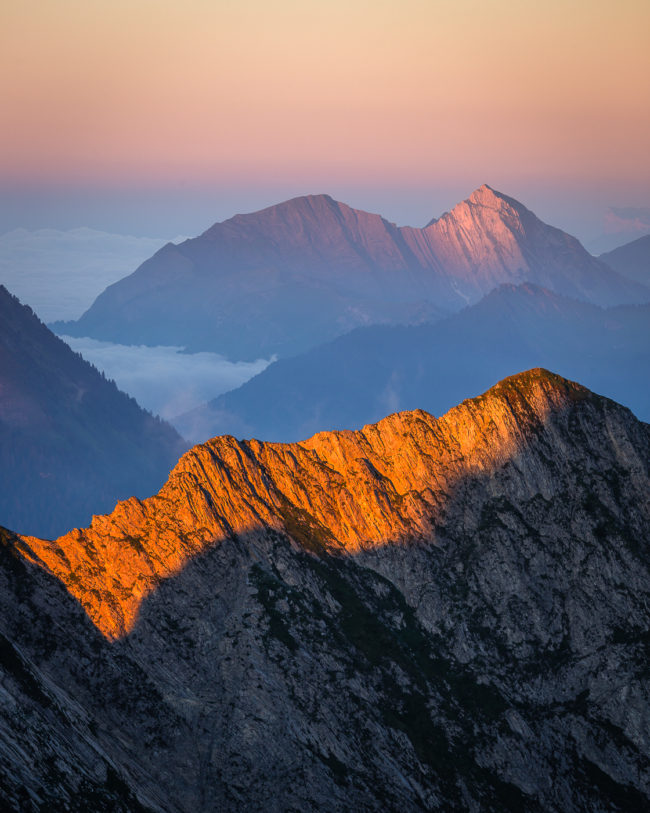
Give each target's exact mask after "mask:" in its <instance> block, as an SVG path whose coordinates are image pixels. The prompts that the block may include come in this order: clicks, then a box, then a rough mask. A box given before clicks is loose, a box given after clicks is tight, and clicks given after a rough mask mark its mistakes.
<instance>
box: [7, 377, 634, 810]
mask: <svg viewBox="0 0 650 813" xmlns="http://www.w3.org/2000/svg"><path fill="white" fill-rule="evenodd" d="M649 463H650V430H649V428H648V426H646V425H644V424H641V423H639V422H638V421H637V420H636V419H635V418H634V417H633V416H632V414H631V413H630V412H629V411H628V410H626V409H624V408H623V407H620V406H619V405H617V404H615V403H613V402H611V401H608V400H607V399H604V398H601V397H598V396H595V395H593V394H592V393H590V392H589V391H588V390H586V389H584V388H583V387H580V386H579V385H577V384H573V383H571V382H568V381H565V380H563V379H561V378H559V377H558V376H555V375H553V374H550V373H547V372H545V371H543V370H534V371H531V372H529V373H526V374H521V375H518V376H515V377H513V378H511V379H507V380H505V381H503V382H501V383H500V384H499V385H498V386H496V387H494V388H493V389H492V390H490V391H489V392H487V393H485V394H484V395H483V396H481V397H480V398H477V399H474V400H472V401H468V402H465V403H463V404H461V405H460V406H458V407H456V408H454V409H453V410H451V411H450V412H449V413H448V414H447V415H445V416H444V417H443V418H440V419H435V418H433V417H432V416H431V415H428V414H427V413H425V412H421V411H419V412H411V413H403V414H399V415H393V416H390V417H389V418H386V419H385V420H383V421H381V422H380V423H379V424H377V425H375V426H367V427H364V429H363V431H360V432H355V433H350V432H333V433H323V434H321V435H317V436H315V437H313V438H311V439H310V440H309V441H306V442H304V443H300V444H292V445H271V444H262V443H259V442H249V443H246V442H238V441H236V440H235V439H234V438H229V437H225V438H215V439H214V440H212V441H210V442H209V443H207V444H204V445H203V446H200V447H196V448H195V449H193V450H191V451H190V452H188V453H187V454H186V455H185V456H184V457H183V458H182V459H181V461H180V462H179V464H178V466H177V467H176V469H175V470H174V472H173V473H172V475H171V476H170V479H169V481H168V483H167V484H166V485H165V487H164V488H163V489H162V490H161V492H160V493H159V495H157V496H156V497H153V498H151V499H149V500H145V501H144V502H139V501H136V500H129V501H127V502H126V503H122V504H121V505H120V506H118V508H117V509H116V511H115V512H113V514H111V515H110V516H107V517H98V518H96V519H95V520H94V521H93V524H92V526H91V527H90V528H88V529H84V530H81V531H77V532H73V533H71V534H68V535H66V536H64V537H62V538H60V539H59V540H57V541H55V542H52V543H46V542H43V541H40V540H37V539H33V538H28V537H22V538H21V537H16V536H14V535H11V534H6V533H5V534H3V535H2V545H0V632H1V634H2V637H1V638H0V646H2V648H3V650H2V651H3V658H2V659H0V674H1V675H2V687H3V694H2V696H1V698H0V702H2V704H3V714H2V715H0V753H1V755H2V759H1V760H0V766H1V767H0V770H1V772H2V781H1V782H0V798H1V799H2V800H3V802H4V803H5V805H7V804H8V805H9V806H10V807H14V808H16V809H20V807H21V805H22V808H23V809H25V807H28V806H30V805H31V807H32V808H33V809H36V810H47V809H52V808H53V807H57V806H59V807H63V806H65V805H66V804H67V805H68V806H70V807H71V808H72V809H83V807H84V805H85V806H86V808H85V809H88V805H89V804H90V807H91V808H92V809H97V810H102V809H105V810H137V809H140V806H141V807H143V808H145V809H148V810H156V811H163V810H164V811H208V810H214V811H217V810H226V809H227V810H233V811H244V810H246V811H250V810H262V809H263V810H265V811H271V812H272V813H275V811H278V813H279V811H282V810H287V809H299V810H320V811H338V810H342V809H350V808H354V809H358V810H361V811H374V810H405V811H415V810H422V809H424V810H450V809H455V810H457V809H469V810H481V811H503V810H521V811H535V810H548V811H551V810H560V809H561V810H563V811H570V812H571V811H581V810H585V809H589V810H593V811H614V810H632V809H634V810H641V809H645V808H646V807H647V806H648V803H649V801H650V776H649V772H648V764H649V762H648V756H649V753H650V725H649V722H650V719H649V716H648V709H649V702H648V701H649V699H650V698H649V696H648V685H647V681H646V680H645V674H646V671H647V656H648V653H647V629H648V623H649V621H650V618H649V615H648V606H649V599H650V590H649V587H648V585H649V584H650V578H649V575H650V574H649V572H648V569H649V565H650V561H649V556H648V536H647V529H648V527H650V501H649V498H648V495H649V494H650V481H649V476H650V472H649ZM62 585H65V587H66V588H67V591H68V592H67V593H66V592H65V591H64V589H63V587H62ZM75 597H76V598H75ZM82 608H83V609H82ZM84 610H85V612H84ZM86 614H87V615H86ZM89 619H92V621H93V622H94V626H93V624H92V623H91V622H90V620H89ZM100 631H101V632H103V633H104V635H102V634H101V632H100ZM111 641H112V643H111ZM89 800H90V801H89Z"/></svg>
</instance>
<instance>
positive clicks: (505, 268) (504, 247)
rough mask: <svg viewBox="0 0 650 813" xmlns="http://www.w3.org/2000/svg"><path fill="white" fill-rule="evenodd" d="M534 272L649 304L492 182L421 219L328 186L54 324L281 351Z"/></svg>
mask: <svg viewBox="0 0 650 813" xmlns="http://www.w3.org/2000/svg"><path fill="white" fill-rule="evenodd" d="M521 282H530V283H533V284H536V285H541V286H543V287H546V288H549V289H551V290H553V291H555V292H557V293H560V294H563V295H566V296H571V297H577V298H579V299H584V300H586V301H590V302H593V303H595V304H599V305H613V304H623V303H635V302H636V303H638V302H646V301H648V300H650V289H649V288H648V287H647V286H644V285H642V284H640V283H639V282H635V281H633V280H629V279H627V278H626V277H624V276H622V275H620V274H618V273H617V272H615V271H613V270H612V269H611V268H609V267H608V266H607V265H605V264H604V263H602V262H600V261H599V260H597V259H595V258H594V257H592V256H591V255H590V254H589V253H588V252H587V251H585V249H584V248H583V247H582V246H581V245H580V243H579V242H578V241H577V240H576V239H575V238H573V237H571V236H570V235H568V234H566V233H564V232H562V231H561V230H559V229H556V228H553V227H551V226H548V225H546V224H544V223H542V221H540V220H539V219H538V218H537V217H536V216H535V215H534V214H533V213H532V212H530V211H529V210H528V209H527V208H526V207H525V206H523V205H522V204H521V203H519V202H518V201H516V200H514V199H513V198H510V197H508V196H506V195H504V194H502V193H500V192H496V191H495V190H493V189H491V188H490V187H489V186H482V187H480V188H479V189H477V190H476V191H475V192H474V193H473V194H472V195H471V196H470V197H469V198H468V199H467V200H465V201H463V202H462V203H460V204H458V205H457V206H455V207H454V208H453V209H452V210H451V211H450V212H448V213H445V214H444V215H442V217H440V218H439V219H434V220H432V221H431V222H430V223H429V224H428V225H427V226H426V227H424V228H422V229H417V228H411V227H402V228H398V227H397V226H395V225H394V224H392V223H389V222H388V221H386V220H385V219H384V218H382V217H380V216H379V215H376V214H368V213H367V212H363V211H359V210H356V209H352V208H350V207H349V206H347V205H345V204H343V203H338V202H337V201H334V200H333V199H332V198H331V197H329V196H327V195H310V196H306V197H301V198H295V199H293V200H290V201H287V202H285V203H281V204H278V205H276V206H271V207H269V208H267V209H264V210H262V211H260V212H255V213H252V214H247V215H237V216H235V217H233V218H231V219H230V220H227V221H225V222H223V223H217V224H215V225H214V226H212V227H211V228H210V229H208V230H207V231H206V232H204V233H203V234H202V235H200V236H199V237H196V238H193V239H191V240H186V241H184V242H182V243H180V244H179V245H174V244H172V243H168V244H167V245H166V246H164V247H163V248H162V249H161V250H160V251H158V252H157V253H156V254H154V256H153V257H151V258H150V259H149V260H147V261H146V262H144V263H143V264H142V265H141V266H140V267H139V268H138V269H137V270H136V271H135V272H134V273H133V274H131V275H130V276H128V277H125V278H124V279H122V280H120V281H119V282H117V283H114V284H113V285H111V286H109V287H108V288H107V289H106V290H105V291H104V292H103V293H102V294H101V295H100V296H99V297H98V298H97V299H96V300H95V302H94V304H93V305H92V306H91V308H90V309H89V310H88V311H86V313H85V314H83V316H82V317H81V318H80V319H79V320H77V321H76V322H58V323H55V324H54V325H53V328H54V329H55V330H56V331H57V332H59V333H64V334H67V335H71V336H90V337H92V338H96V339H103V340H109V341H114V342H119V343H122V344H148V345H175V346H183V347H185V348H187V349H188V350H189V351H197V350H211V351H215V352H218V353H222V354H223V355H225V356H227V357H228V358H230V359H231V360H252V359H256V358H260V357H264V358H269V357H271V356H272V355H278V356H280V357H285V356H288V355H293V354H295V353H298V352H301V351H304V350H306V349H309V348H311V347H314V346H316V345H318V344H320V343H322V342H324V341H327V340H329V339H332V338H334V337H335V336H337V335H340V334H342V333H345V332H346V331H348V330H350V329H352V328H354V327H357V326H360V325H368V324H374V323H399V324H404V323H419V322H423V321H430V320H432V319H435V318H439V317H440V316H442V315H444V314H446V313H451V312H454V311H457V310H459V309H461V308H462V307H464V306H465V305H467V304H472V303H474V302H477V301H478V300H479V299H480V298H481V297H482V296H483V295H484V294H486V293H487V292H488V291H489V290H491V289H492V288H494V287H495V286H497V285H499V284H501V283H521Z"/></svg>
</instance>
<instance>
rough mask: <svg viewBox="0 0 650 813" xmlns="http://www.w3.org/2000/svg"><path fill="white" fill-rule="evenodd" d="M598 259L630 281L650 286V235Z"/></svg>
mask: <svg viewBox="0 0 650 813" xmlns="http://www.w3.org/2000/svg"><path fill="white" fill-rule="evenodd" d="M598 259H599V260H601V262H604V263H606V264H607V265H608V266H609V267H610V268H613V269H614V271H617V272H618V273H619V274H623V276H625V277H628V279H632V280H635V281H636V282H641V283H643V284H644V285H650V234H646V235H645V237H639V238H638V240H632V242H631V243H626V244H625V245H624V246H619V247H618V248H615V249H614V250H613V251H608V252H607V253H606V254H601V255H600V257H599V258H598Z"/></svg>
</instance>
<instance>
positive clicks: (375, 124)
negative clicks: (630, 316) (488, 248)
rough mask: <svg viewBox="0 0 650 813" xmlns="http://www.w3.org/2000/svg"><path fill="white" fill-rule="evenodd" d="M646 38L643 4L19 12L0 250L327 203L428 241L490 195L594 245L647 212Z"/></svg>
mask: <svg viewBox="0 0 650 813" xmlns="http://www.w3.org/2000/svg"><path fill="white" fill-rule="evenodd" d="M649 29H650V6H648V4H647V3H644V2H641V0H623V2H621V3H619V4H617V5H616V6H612V5H611V4H608V3H605V2H604V0H597V1H596V2H594V1H593V0H590V2H587V0H577V2H575V3H573V4H571V5H569V6H567V5H566V4H565V3H560V2H559V0H553V1H552V2H550V3H546V4H544V6H543V7H542V6H531V5H522V4H520V3H513V2H512V1H511V0H491V2H487V3H476V2H474V1H473V0H459V2H457V3H454V4H453V5H446V4H439V3H428V2H424V0H406V2H404V3H402V4H400V5H399V6H398V5H397V4H395V3H392V2H388V0H386V2H374V3H370V2H367V0H353V2H351V3H345V4H343V3H341V2H333V3H330V4H328V5H327V6H321V5H320V4H304V3H297V2H295V0H278V2H275V3H272V4H267V3H262V2H260V0H244V1H243V2H241V3H237V4H230V3H206V2H204V0H191V2H189V3H187V4H185V5H184V6H182V7H181V6H175V5H173V4H162V5H161V4H158V5H156V6H155V7H154V6H152V5H151V4H150V3H149V2H147V0H136V1H135V2H129V3H126V2H125V0H118V2H115V3H112V4H110V5H102V4H92V5H86V6H85V7H83V9H81V8H79V7H78V6H77V4H74V3H71V2H69V0H53V1H52V2H50V3H48V4H47V5H46V6H43V5H42V4H37V3H35V2H34V0H25V2H22V3H20V4H18V3H11V2H10V3H9V4H8V7H7V8H6V9H5V14H4V18H3V31H2V34H0V36H1V37H2V45H3V47H2V49H0V65H2V68H3V70H2V71H0V88H1V89H2V95H3V99H4V100H5V101H4V113H5V115H4V127H3V133H2V136H1V139H2V145H3V150H2V151H0V183H2V185H3V188H4V190H5V195H3V200H2V203H1V206H0V234H1V233H4V232H6V231H9V230H11V229H13V228H16V227H24V228H28V229H35V228H42V227H49V228H58V229H70V228H75V227H80V226H85V227H89V228H95V229H100V230H103V231H109V232H115V233H119V234H133V235H135V236H153V235H166V234H190V235H194V234H198V233H199V232H200V231H202V230H203V229H205V228H208V227H209V226H210V225H212V223H214V222H216V221H219V220H223V219H226V218H227V217H230V216H231V215H233V214H236V213H238V212H248V211H255V210H257V209H260V208H263V207H265V206H269V205H272V204H274V203H278V202H279V201H282V200H286V199H287V198H291V197H295V196H297V195H302V194H315V193H320V192H326V193H328V194H330V195H332V197H334V198H336V199H338V200H341V201H343V202H345V203H348V204H349V205H351V206H353V207H355V208H360V209H365V210H367V211H371V212H379V213H380V214H382V215H383V216H384V217H386V218H387V219H389V220H392V221H394V222H396V223H397V224H398V225H412V226H423V225H424V224H425V223H426V222H428V221H429V220H430V219H431V218H432V217H437V216H439V215H440V214H442V212H444V211H445V210H447V209H449V208H450V207H452V206H453V205H454V204H455V203H457V202H458V201H460V200H462V199H464V198H466V197H467V196H468V195H469V194H470V193H471V192H472V190H473V189H475V188H476V187H478V186H480V185H481V184H483V183H488V184H489V185H491V186H493V187H494V188H496V189H499V190H500V191H503V192H505V193H506V194H508V195H510V196H512V197H515V198H517V199H518V200H521V201H522V202H523V203H524V204H525V205H526V206H528V207H529V208H530V209H532V210H533V211H534V212H535V213H536V214H537V215H538V216H539V217H540V218H541V219H542V220H544V221H545V222H548V223H550V224H552V225H555V226H559V227H560V228H562V229H564V230H566V231H568V232H570V233H572V234H574V235H575V236H577V237H578V238H579V239H580V240H581V241H583V242H585V243H588V242H589V241H591V240H595V239H597V238H598V237H599V236H600V233H601V230H602V228H603V227H604V223H603V218H605V216H606V212H607V210H609V209H611V208H621V209H625V208H644V207H646V208H647V207H648V206H650V197H649V195H650V193H649V191H648V190H649V189H650V165H649V164H648V161H647V144H648V142H650V109H649V108H648V105H647V104H644V103H643V100H645V99H647V98H649V97H650V57H649V54H648V49H647V42H646V40H647V31H648V30H649Z"/></svg>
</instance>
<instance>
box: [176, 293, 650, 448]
mask: <svg viewBox="0 0 650 813" xmlns="http://www.w3.org/2000/svg"><path fill="white" fill-rule="evenodd" d="M534 366H545V367H548V368H550V369H554V370H557V371H558V372H560V373H561V374H562V375H564V376H567V377H570V378H573V379H575V380H578V381H581V382H584V383H585V384H586V385H588V386H589V387H590V388H591V389H593V390H595V391H596V392H599V393H602V394H604V395H607V396H608V397H611V398H614V399H615V400H617V401H619V402H621V403H624V404H626V405H627V406H629V407H631V408H632V409H633V410H634V411H635V413H636V415H637V416H638V417H640V418H641V419H643V420H650V391H649V388H648V375H649V372H650V305H621V306H618V307H613V308H600V307H598V306H596V305H591V304H588V303H586V302H579V301H577V300H575V299H569V298H567V297H563V296H560V295H558V294H554V293H552V292H550V291H548V290H545V289H543V288H538V287H536V286H534V285H531V284H524V285H519V286H515V285H502V286H500V287H498V288H496V289H495V290H493V291H491V292H490V293H489V294H488V295H487V296H485V297H484V298H483V299H482V300H481V301H480V302H478V303H477V304H475V305H472V306H470V307H468V308H466V309H464V310H462V311H460V312H459V313H457V314H454V315H453V316H450V317H448V318H447V319H444V320H442V321H438V322H436V323H433V324H431V323H429V324H423V325H417V326H410V327H406V326H386V325H375V326H373V327H367V328H358V329H357V330H354V331H351V332H350V333H348V334H345V335H344V336H341V337H339V338H337V339H334V340H333V341H331V342H329V343H326V344H323V345H321V346H319V347H316V348H314V349H312V350H310V351H307V352H305V353H302V354H300V355H297V356H294V357H292V358H287V359H280V360H278V361H276V362H274V363H273V364H271V365H270V366H269V367H267V368H266V369H265V370H264V371H263V372H262V373H260V374H258V375H257V376H255V377H254V378H252V379H251V380H250V381H247V382H246V383H245V384H243V385H242V386H241V387H239V388H238V389H236V390H233V391H231V392H228V393H225V394H224V395H221V396H219V397H218V398H216V399H214V400H213V401H211V402H209V403H208V404H206V405H205V406H203V407H199V408H197V409H195V410H192V411H191V412H189V413H186V414H184V415H182V416H179V417H178V418H177V419H176V420H175V421H174V424H175V425H176V427H177V428H178V429H179V431H180V432H181V434H182V435H183V436H184V437H187V438H188V439H189V440H192V441H194V442H199V441H202V440H205V439H206V438H209V437H212V436H213V435H217V434H224V433H228V434H234V435H237V436H238V437H256V438H262V439H264V440H272V441H296V440H300V439H302V438H305V437H308V436H309V435H311V434H313V433H314V432H318V431H322V430H324V429H333V428H335V429H356V428H359V427H361V426H363V425H364V424H366V423H371V422H374V421H376V420H379V419H380V418H381V417H383V416H384V415H385V414H387V413H389V412H396V411H398V410H404V409H417V408H422V409H426V410H429V411H430V412H433V413H434V414H437V415H440V414H442V413H444V412H446V411H447V410H448V409H449V408H450V407H452V406H453V405H454V404H456V403H458V402H459V401H461V400H463V399H465V398H469V397H471V396H474V395H477V394H478V393H479V392H481V391H482V390H484V389H485V388H487V387H488V386H489V385H490V384H491V383H492V382H493V381H495V380H499V379H501V378H504V377H505V376H507V375H509V374H510V373H512V371H513V370H524V369H528V368H530V367H534Z"/></svg>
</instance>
